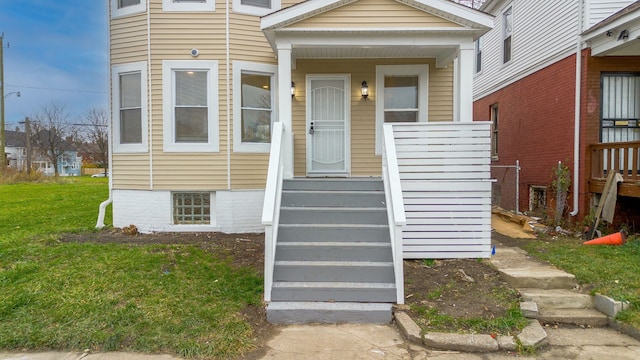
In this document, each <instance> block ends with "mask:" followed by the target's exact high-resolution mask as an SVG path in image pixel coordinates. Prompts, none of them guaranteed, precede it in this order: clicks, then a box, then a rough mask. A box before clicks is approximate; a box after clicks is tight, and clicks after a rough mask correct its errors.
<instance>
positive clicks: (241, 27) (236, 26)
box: [229, 13, 278, 189]
mask: <svg viewBox="0 0 640 360" xmlns="http://www.w3.org/2000/svg"><path fill="white" fill-rule="evenodd" d="M229 27H230V30H229V43H230V44H229V47H230V58H231V59H230V61H231V62H232V64H233V61H234V60H242V61H249V62H255V63H260V64H274V65H276V64H277V63H278V62H277V60H276V57H275V54H274V53H273V50H272V49H271V46H270V45H269V43H268V42H267V39H266V38H265V36H264V35H263V34H262V32H261V31H260V17H258V16H250V15H241V14H234V13H232V14H231V18H230V24H229ZM232 64H231V65H230V66H233V65H232ZM231 70H232V69H231ZM231 73H232V72H231ZM231 76H232V75H231ZM230 81H231V83H230V84H229V90H230V91H231V94H233V80H232V79H231V80H230ZM276 90H277V89H273V91H276ZM274 99H277V97H274ZM238 100H239V99H238ZM233 101H234V99H233V96H232V97H231V101H230V106H231V109H230V110H231V117H233ZM273 105H274V107H275V105H276V104H273ZM231 126H232V127H233V118H232V119H231ZM232 131H233V130H232ZM230 140H231V141H233V136H231V139H230ZM231 148H232V149H233V146H232V147H231ZM268 165H269V154H266V153H236V152H232V153H231V188H232V189H264V187H265V183H266V179H267V167H268Z"/></svg>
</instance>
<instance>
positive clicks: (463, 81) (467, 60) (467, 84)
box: [457, 43, 474, 122]
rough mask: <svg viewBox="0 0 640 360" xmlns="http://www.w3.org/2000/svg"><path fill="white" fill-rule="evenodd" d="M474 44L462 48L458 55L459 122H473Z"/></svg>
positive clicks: (464, 45)
mask: <svg viewBox="0 0 640 360" xmlns="http://www.w3.org/2000/svg"><path fill="white" fill-rule="evenodd" d="M473 57H474V50H473V43H470V44H463V45H461V46H460V52H459V53H458V61H457V64H458V65H459V69H458V94H457V95H458V96H457V97H458V121H461V122H471V121H473Z"/></svg>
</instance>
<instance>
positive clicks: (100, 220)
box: [96, 1, 113, 230]
mask: <svg viewBox="0 0 640 360" xmlns="http://www.w3.org/2000/svg"><path fill="white" fill-rule="evenodd" d="M110 6H111V5H110V2H108V1H107V24H110V20H111V8H110ZM107 44H108V45H107V48H108V51H109V54H110V53H111V49H110V44H111V28H109V41H108V42H107ZM108 67H109V71H107V79H108V84H109V85H110V86H109V112H110V113H111V112H112V108H111V56H109V65H108ZM107 134H108V135H107V136H108V140H109V156H108V157H109V164H108V166H109V197H108V198H107V200H105V201H103V202H101V203H100V207H99V209H98V221H97V222H96V229H98V230H99V229H102V228H103V227H104V215H105V213H106V211H107V206H109V204H111V203H112V202H113V196H112V195H111V194H112V189H113V181H112V180H111V179H112V178H113V169H112V167H113V166H112V164H113V159H112V156H113V151H112V147H113V136H112V134H111V116H109V122H107Z"/></svg>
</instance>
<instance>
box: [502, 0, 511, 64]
mask: <svg viewBox="0 0 640 360" xmlns="http://www.w3.org/2000/svg"><path fill="white" fill-rule="evenodd" d="M512 33H513V10H512V8H511V7H509V8H508V9H507V10H506V11H505V12H504V13H503V14H502V63H503V64H506V63H508V62H509V61H511V50H512V48H511V35H512Z"/></svg>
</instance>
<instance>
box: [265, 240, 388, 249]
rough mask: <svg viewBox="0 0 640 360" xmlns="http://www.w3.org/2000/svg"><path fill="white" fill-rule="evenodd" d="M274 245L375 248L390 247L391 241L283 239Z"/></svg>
mask: <svg viewBox="0 0 640 360" xmlns="http://www.w3.org/2000/svg"><path fill="white" fill-rule="evenodd" d="M276 246H283V247H286V246H291V247H296V246H300V247H306V246H331V247H349V246H352V247H367V246H370V247H377V248H387V247H391V243H385V242H380V241H378V242H371V241H308V242H305V241H284V242H278V244H277V245H276Z"/></svg>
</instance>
